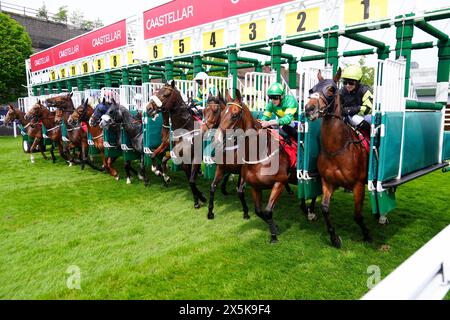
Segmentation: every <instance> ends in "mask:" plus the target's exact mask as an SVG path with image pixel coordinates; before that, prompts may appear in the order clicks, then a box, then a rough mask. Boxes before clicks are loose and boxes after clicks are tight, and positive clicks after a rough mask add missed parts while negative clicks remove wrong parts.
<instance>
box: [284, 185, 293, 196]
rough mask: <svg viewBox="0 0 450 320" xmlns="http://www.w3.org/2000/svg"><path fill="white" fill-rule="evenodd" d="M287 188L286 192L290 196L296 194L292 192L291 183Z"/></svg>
mask: <svg viewBox="0 0 450 320" xmlns="http://www.w3.org/2000/svg"><path fill="white" fill-rule="evenodd" d="M284 186H285V188H286V192H287V193H288V194H289V195H291V196H292V195H293V194H294V191H292V189H291V186H290V185H289V183H286V184H285V185H284Z"/></svg>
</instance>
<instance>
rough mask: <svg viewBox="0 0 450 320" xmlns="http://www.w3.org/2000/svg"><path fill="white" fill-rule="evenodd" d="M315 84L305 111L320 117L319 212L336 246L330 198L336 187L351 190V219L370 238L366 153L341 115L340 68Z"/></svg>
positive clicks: (366, 238) (337, 242) (312, 116)
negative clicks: (364, 211) (366, 208)
mask: <svg viewBox="0 0 450 320" xmlns="http://www.w3.org/2000/svg"><path fill="white" fill-rule="evenodd" d="M317 77H318V79H319V83H318V84H317V85H315V86H314V87H313V88H312V89H311V91H310V92H311V96H310V99H309V102H308V103H307V104H306V105H305V113H306V116H307V117H308V119H309V120H311V121H314V120H316V119H318V118H322V119H323V120H322V126H321V138H322V146H321V150H320V153H319V158H318V162H317V166H318V169H319V173H320V176H321V178H322V191H323V196H322V213H323V216H324V218H325V222H326V225H327V229H328V232H329V234H330V239H331V242H332V244H333V245H334V246H335V247H337V248H340V247H341V245H342V241H341V239H340V237H339V236H338V235H337V234H336V231H335V229H334V228H333V226H332V225H331V221H330V212H329V207H330V200H331V196H332V194H333V192H334V190H336V189H337V188H338V187H344V188H346V189H351V190H353V196H354V203H355V221H356V223H357V224H358V225H359V227H360V228H361V230H362V233H363V236H364V240H365V241H368V242H370V241H371V240H372V238H371V236H370V235H369V230H368V229H367V227H366V226H365V224H364V222H363V216H362V208H363V202H364V193H365V184H366V183H367V166H368V154H367V152H366V151H365V149H364V147H363V146H362V144H361V141H360V140H359V139H358V137H357V136H356V134H355V132H354V130H352V129H351V128H350V126H349V125H347V124H346V123H345V122H344V120H343V117H342V107H341V103H340V96H339V94H337V83H338V81H339V79H340V78H341V69H340V68H339V70H338V72H337V73H336V75H335V76H334V78H333V80H325V79H323V77H322V75H321V74H320V72H319V73H318V75H317Z"/></svg>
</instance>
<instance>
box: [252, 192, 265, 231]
mask: <svg viewBox="0 0 450 320" xmlns="http://www.w3.org/2000/svg"><path fill="white" fill-rule="evenodd" d="M252 198H253V203H254V204H255V213H256V215H257V216H258V217H260V218H261V219H262V220H263V221H264V222H265V223H267V217H266V216H265V215H264V214H263V212H262V209H261V203H262V191H261V190H256V189H255V188H254V187H252Z"/></svg>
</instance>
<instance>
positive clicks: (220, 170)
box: [208, 165, 229, 220]
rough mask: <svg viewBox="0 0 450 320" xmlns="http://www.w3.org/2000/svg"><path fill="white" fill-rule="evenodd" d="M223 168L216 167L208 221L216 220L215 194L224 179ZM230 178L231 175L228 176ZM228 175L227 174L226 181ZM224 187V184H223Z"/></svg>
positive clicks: (210, 190)
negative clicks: (214, 211)
mask: <svg viewBox="0 0 450 320" xmlns="http://www.w3.org/2000/svg"><path fill="white" fill-rule="evenodd" d="M223 171H224V170H223V167H222V166H220V165H218V166H216V174H215V176H214V180H213V182H212V183H211V188H210V189H209V206H208V219H210V220H212V219H214V213H213V210H214V194H215V193H216V188H217V184H218V183H219V182H220V180H221V179H222V177H223ZM228 176H229V175H228ZM226 177H227V175H226V174H225V177H224V179H226ZM222 185H223V183H222ZM222 192H223V191H222Z"/></svg>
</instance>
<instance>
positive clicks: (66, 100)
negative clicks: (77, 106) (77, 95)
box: [45, 92, 74, 124]
mask: <svg viewBox="0 0 450 320" xmlns="http://www.w3.org/2000/svg"><path fill="white" fill-rule="evenodd" d="M72 95H73V92H71V93H69V94H66V95H62V96H57V97H52V98H48V99H47V100H45V103H46V105H47V107H48V108H56V109H57V110H56V113H55V123H56V124H61V122H62V119H63V118H64V113H66V112H72V111H73V109H74V106H73V101H72Z"/></svg>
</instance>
